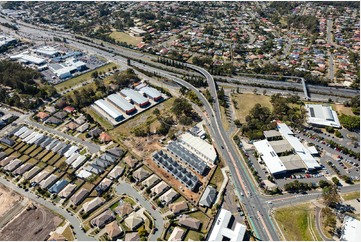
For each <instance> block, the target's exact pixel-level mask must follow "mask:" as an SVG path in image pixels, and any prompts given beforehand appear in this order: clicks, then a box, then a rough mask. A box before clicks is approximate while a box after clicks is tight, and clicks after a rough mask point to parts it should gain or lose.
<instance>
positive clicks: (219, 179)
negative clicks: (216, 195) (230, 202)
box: [209, 166, 224, 191]
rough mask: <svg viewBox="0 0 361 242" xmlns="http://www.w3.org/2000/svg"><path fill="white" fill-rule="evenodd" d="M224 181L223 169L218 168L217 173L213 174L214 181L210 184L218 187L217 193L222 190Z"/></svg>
mask: <svg viewBox="0 0 361 242" xmlns="http://www.w3.org/2000/svg"><path fill="white" fill-rule="evenodd" d="M223 180H224V177H223V174H222V171H221V168H219V166H218V167H217V169H216V171H215V172H214V173H213V176H212V179H211V180H210V182H209V183H210V184H214V185H216V186H217V191H219V189H220V188H221V185H222V182H223Z"/></svg>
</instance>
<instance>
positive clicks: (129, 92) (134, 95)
mask: <svg viewBox="0 0 361 242" xmlns="http://www.w3.org/2000/svg"><path fill="white" fill-rule="evenodd" d="M120 93H121V94H123V95H125V96H126V97H128V98H130V99H132V100H133V102H135V103H136V104H144V103H147V102H149V101H148V99H146V98H145V97H143V96H142V94H140V93H139V92H137V91H134V90H133V89H129V88H126V89H123V90H121V91H120Z"/></svg>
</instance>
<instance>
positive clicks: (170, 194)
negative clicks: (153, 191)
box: [159, 188, 178, 204]
mask: <svg viewBox="0 0 361 242" xmlns="http://www.w3.org/2000/svg"><path fill="white" fill-rule="evenodd" d="M177 197H178V193H177V192H176V191H175V190H174V189H173V188H171V189H169V190H168V191H167V192H165V193H164V194H163V195H162V196H160V198H159V200H160V201H162V202H164V203H165V204H169V203H170V202H172V201H173V200H174V199H176V198H177Z"/></svg>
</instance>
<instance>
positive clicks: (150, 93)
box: [139, 86, 162, 101]
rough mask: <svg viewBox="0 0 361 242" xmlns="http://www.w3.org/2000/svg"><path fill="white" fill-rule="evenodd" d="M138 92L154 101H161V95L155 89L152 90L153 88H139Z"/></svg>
mask: <svg viewBox="0 0 361 242" xmlns="http://www.w3.org/2000/svg"><path fill="white" fill-rule="evenodd" d="M139 91H140V93H144V94H145V96H147V97H148V98H150V99H152V100H154V101H159V100H161V99H162V93H160V92H159V91H158V90H157V89H154V88H153V87H149V86H146V87H143V88H141V89H140V90H139Z"/></svg>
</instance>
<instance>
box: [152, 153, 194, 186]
mask: <svg viewBox="0 0 361 242" xmlns="http://www.w3.org/2000/svg"><path fill="white" fill-rule="evenodd" d="M153 160H154V161H155V162H156V163H157V164H158V165H159V166H162V168H163V169H165V170H166V171H167V172H169V173H170V174H171V175H172V176H174V177H175V178H177V179H178V180H179V181H180V182H181V183H182V184H183V185H185V186H186V187H187V188H188V189H190V190H192V191H193V190H194V189H195V187H196V186H197V184H198V182H199V180H198V178H197V177H196V176H195V175H193V174H192V172H190V171H189V170H188V169H187V168H185V167H182V166H181V165H179V164H178V163H177V162H176V161H174V160H173V159H172V158H171V157H169V156H168V154H166V153H164V152H163V151H162V150H160V151H158V152H156V153H154V154H153Z"/></svg>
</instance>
